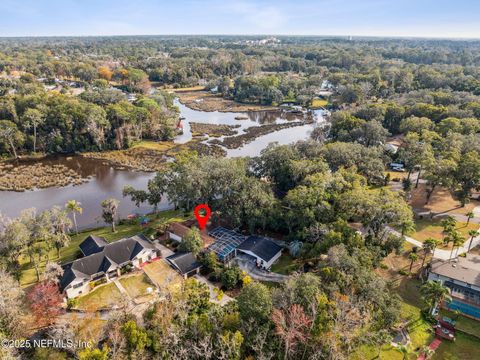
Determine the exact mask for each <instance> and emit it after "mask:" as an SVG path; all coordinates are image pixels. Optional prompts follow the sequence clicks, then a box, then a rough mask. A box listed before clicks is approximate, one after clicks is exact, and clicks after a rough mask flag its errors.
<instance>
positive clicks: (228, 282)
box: [220, 266, 242, 290]
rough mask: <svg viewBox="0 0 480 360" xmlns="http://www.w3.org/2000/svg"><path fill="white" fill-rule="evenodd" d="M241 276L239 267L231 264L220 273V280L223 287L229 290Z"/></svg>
mask: <svg viewBox="0 0 480 360" xmlns="http://www.w3.org/2000/svg"><path fill="white" fill-rule="evenodd" d="M241 276H242V271H241V270H240V268H239V267H238V266H232V267H229V268H226V269H225V270H223V272H222V273H221V275H220V281H221V282H222V285H223V286H224V287H225V289H227V290H231V289H233V288H234V287H236V286H237V284H238V282H239V281H240V278H241Z"/></svg>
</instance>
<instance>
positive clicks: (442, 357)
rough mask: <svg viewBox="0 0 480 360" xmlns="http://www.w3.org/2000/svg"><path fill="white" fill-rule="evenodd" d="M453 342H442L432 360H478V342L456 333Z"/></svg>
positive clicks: (479, 346)
mask: <svg viewBox="0 0 480 360" xmlns="http://www.w3.org/2000/svg"><path fill="white" fill-rule="evenodd" d="M455 337H456V340H455V342H449V341H444V342H442V344H441V345H440V346H439V347H438V349H437V351H435V354H434V355H433V357H432V359H433V360H470V359H471V360H473V359H480V340H479V339H478V338H476V337H473V336H470V335H466V334H463V333H461V332H457V334H456V336H455Z"/></svg>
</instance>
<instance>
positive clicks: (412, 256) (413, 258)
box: [408, 252, 418, 273]
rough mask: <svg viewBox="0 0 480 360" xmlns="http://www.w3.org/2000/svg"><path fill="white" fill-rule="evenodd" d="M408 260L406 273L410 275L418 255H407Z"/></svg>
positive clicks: (412, 253)
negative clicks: (408, 265)
mask: <svg viewBox="0 0 480 360" xmlns="http://www.w3.org/2000/svg"><path fill="white" fill-rule="evenodd" d="M408 258H409V259H410V269H409V270H408V272H409V273H411V272H412V266H413V263H414V262H415V261H417V260H418V255H417V254H415V253H414V252H411V253H410V254H408Z"/></svg>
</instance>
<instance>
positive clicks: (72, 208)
mask: <svg viewBox="0 0 480 360" xmlns="http://www.w3.org/2000/svg"><path fill="white" fill-rule="evenodd" d="M81 205H82V204H80V203H79V202H78V201H76V200H69V201H67V203H66V204H65V208H66V209H67V211H68V212H69V213H70V214H72V217H73V224H74V225H75V233H76V234H77V235H78V226H77V217H76V213H79V214H80V215H81V214H82V212H83V208H82V207H81Z"/></svg>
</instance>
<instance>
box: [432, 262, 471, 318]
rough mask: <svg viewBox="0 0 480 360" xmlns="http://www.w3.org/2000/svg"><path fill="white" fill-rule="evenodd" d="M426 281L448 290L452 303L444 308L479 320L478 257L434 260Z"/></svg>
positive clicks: (448, 303)
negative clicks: (434, 282) (440, 284)
mask: <svg viewBox="0 0 480 360" xmlns="http://www.w3.org/2000/svg"><path fill="white" fill-rule="evenodd" d="M428 279H429V280H433V281H439V282H441V283H442V284H443V285H444V286H446V287H448V288H450V290H451V296H452V301H451V302H446V303H445V304H444V306H445V307H447V308H448V309H450V310H457V311H459V312H461V313H463V314H464V315H467V316H469V317H472V318H475V319H478V320H480V256H472V255H470V254H469V255H467V257H458V258H457V259H455V260H453V261H447V260H439V259H436V260H434V261H433V262H432V264H431V265H430V269H429V273H428Z"/></svg>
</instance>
